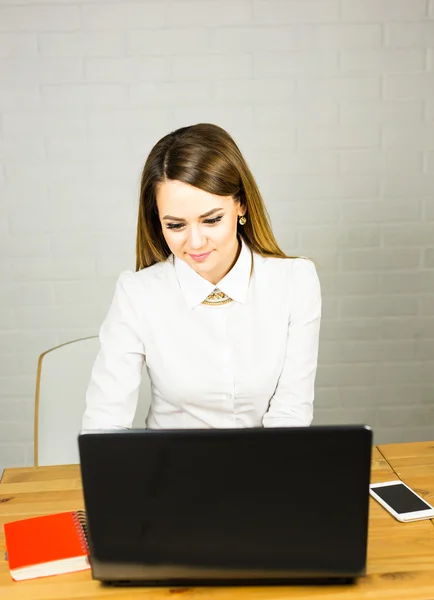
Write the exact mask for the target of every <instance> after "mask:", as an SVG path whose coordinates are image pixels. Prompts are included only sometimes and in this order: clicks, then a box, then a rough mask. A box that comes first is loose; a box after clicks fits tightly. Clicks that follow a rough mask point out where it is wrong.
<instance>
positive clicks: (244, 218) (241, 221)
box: [238, 217, 247, 225]
mask: <svg viewBox="0 0 434 600" xmlns="http://www.w3.org/2000/svg"><path fill="white" fill-rule="evenodd" d="M238 222H239V224H240V225H245V224H246V223H247V219H246V217H240V220H239V221H238Z"/></svg>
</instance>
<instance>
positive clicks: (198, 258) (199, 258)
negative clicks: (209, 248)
mask: <svg viewBox="0 0 434 600" xmlns="http://www.w3.org/2000/svg"><path fill="white" fill-rule="evenodd" d="M210 254H211V252H206V253H205V254H190V255H189V256H191V258H192V259H193V260H195V261H196V262H203V261H204V260H206V259H207V258H208V256H209V255H210Z"/></svg>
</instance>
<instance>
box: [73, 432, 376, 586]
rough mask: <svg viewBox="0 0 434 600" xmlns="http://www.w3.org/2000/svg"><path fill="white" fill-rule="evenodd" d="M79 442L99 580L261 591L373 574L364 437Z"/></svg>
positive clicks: (134, 437)
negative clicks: (369, 565)
mask: <svg viewBox="0 0 434 600" xmlns="http://www.w3.org/2000/svg"><path fill="white" fill-rule="evenodd" d="M78 441H79V451H80V461H81V474H82V481H83V491H84V500H85V508H86V512H87V519H88V536H89V547H90V559H91V565H92V575H93V578H94V579H97V580H100V581H102V582H105V583H108V584H114V585H148V586H161V585H162V586H184V585H188V586H191V585H195V586H198V585H219V584H221V585H228V584H230V585H234V584H243V585H246V584H247V585H248V584H256V585H258V584H261V585H264V584H274V583H279V584H282V583H302V582H315V581H317V582H321V583H322V582H331V583H338V582H343V583H349V582H352V581H354V579H355V578H356V577H358V576H360V575H363V574H364V573H365V567H366V550H367V531H368V506H369V483H370V470H371V450H372V431H371V429H370V428H369V427H367V426H363V425H360V426H358V425H355V426H313V427H299V428H273V429H272V428H269V429H268V428H266V429H264V428H253V429H213V430H209V429H194V430H186V429H181V430H140V429H137V430H129V431H120V432H119V431H116V432H94V433H87V434H81V435H80V436H79V440H78Z"/></svg>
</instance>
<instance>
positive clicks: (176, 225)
mask: <svg viewBox="0 0 434 600" xmlns="http://www.w3.org/2000/svg"><path fill="white" fill-rule="evenodd" d="M182 227H184V224H183V223H168V224H167V229H175V230H178V229H181V228H182Z"/></svg>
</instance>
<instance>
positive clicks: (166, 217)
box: [163, 208, 223, 221]
mask: <svg viewBox="0 0 434 600" xmlns="http://www.w3.org/2000/svg"><path fill="white" fill-rule="evenodd" d="M219 210H223V208H213V209H212V210H209V211H208V212H206V213H205V214H203V215H200V217H199V219H205V217H209V216H210V215H213V214H214V213H215V212H218V211H219ZM163 221H185V219H180V218H179V217H172V216H171V215H165V216H164V217H163Z"/></svg>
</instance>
